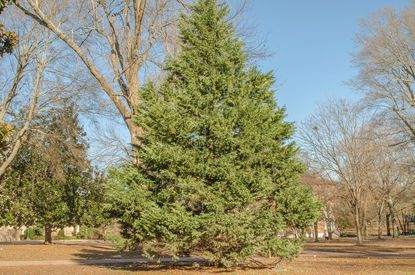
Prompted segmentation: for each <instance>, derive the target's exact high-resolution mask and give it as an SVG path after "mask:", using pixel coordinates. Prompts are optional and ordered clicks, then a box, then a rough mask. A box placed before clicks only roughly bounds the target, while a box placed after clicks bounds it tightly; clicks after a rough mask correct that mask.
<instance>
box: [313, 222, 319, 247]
mask: <svg viewBox="0 0 415 275" xmlns="http://www.w3.org/2000/svg"><path fill="white" fill-rule="evenodd" d="M313 227H314V241H315V242H318V241H319V240H318V222H315V223H314V225H313Z"/></svg>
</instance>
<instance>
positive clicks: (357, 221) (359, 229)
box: [354, 203, 363, 245]
mask: <svg viewBox="0 0 415 275" xmlns="http://www.w3.org/2000/svg"><path fill="white" fill-rule="evenodd" d="M354 221H355V226H356V237H357V239H356V243H357V244H358V245H360V244H362V241H363V238H362V226H361V224H360V209H359V206H358V205H357V203H356V204H355V207H354Z"/></svg>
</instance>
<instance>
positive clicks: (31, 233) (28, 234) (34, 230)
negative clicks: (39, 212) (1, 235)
mask: <svg viewBox="0 0 415 275" xmlns="http://www.w3.org/2000/svg"><path fill="white" fill-rule="evenodd" d="M42 235H43V230H42V229H41V228H39V227H31V228H27V229H26V230H25V232H24V235H23V238H24V239H25V240H34V239H37V238H36V237H40V236H42Z"/></svg>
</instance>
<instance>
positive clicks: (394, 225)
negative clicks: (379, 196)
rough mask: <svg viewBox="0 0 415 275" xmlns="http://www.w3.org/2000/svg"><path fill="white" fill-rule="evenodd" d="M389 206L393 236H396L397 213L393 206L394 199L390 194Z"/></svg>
mask: <svg viewBox="0 0 415 275" xmlns="http://www.w3.org/2000/svg"><path fill="white" fill-rule="evenodd" d="M387 203H388V207H389V214H390V218H391V223H392V232H393V234H392V237H393V238H395V237H396V236H397V232H396V215H395V208H394V207H393V201H392V198H391V196H390V195H389V197H388V200H387Z"/></svg>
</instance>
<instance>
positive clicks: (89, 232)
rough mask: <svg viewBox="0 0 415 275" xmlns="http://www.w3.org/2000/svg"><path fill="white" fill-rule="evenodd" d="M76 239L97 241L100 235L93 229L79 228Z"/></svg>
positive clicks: (87, 227)
mask: <svg viewBox="0 0 415 275" xmlns="http://www.w3.org/2000/svg"><path fill="white" fill-rule="evenodd" d="M77 237H78V238H79V239H99V238H100V237H101V234H100V232H99V230H98V229H97V228H95V227H89V226H81V227H80V228H79V233H78V235H77Z"/></svg>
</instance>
